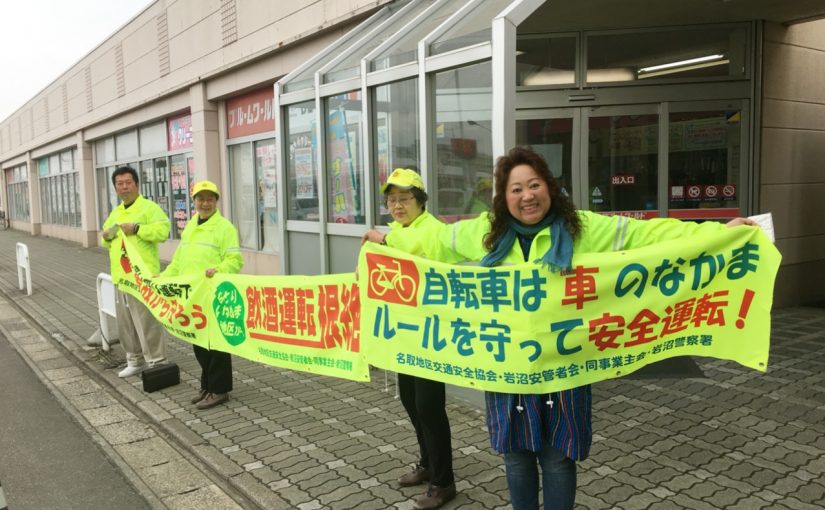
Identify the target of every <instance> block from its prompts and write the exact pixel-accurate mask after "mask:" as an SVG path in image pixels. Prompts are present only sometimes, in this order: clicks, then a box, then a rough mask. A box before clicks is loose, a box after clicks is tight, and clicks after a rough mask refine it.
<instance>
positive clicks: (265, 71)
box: [206, 30, 344, 101]
mask: <svg viewBox="0 0 825 510" xmlns="http://www.w3.org/2000/svg"><path fill="white" fill-rule="evenodd" d="M343 33H344V31H340V30H335V31H332V32H330V33H328V34H327V35H325V36H323V37H318V38H316V39H313V40H311V41H309V42H307V43H306V44H301V45H300V46H297V45H296V46H295V47H291V48H289V49H288V50H286V51H283V52H279V53H277V54H275V55H273V56H271V57H268V58H265V59H262V60H259V61H257V62H255V63H254V64H251V65H248V66H246V67H244V68H242V69H238V70H237V71H234V72H232V73H227V74H225V75H223V76H218V77H217V78H213V79H211V80H209V81H208V82H207V84H206V93H207V97H208V98H209V99H210V100H211V101H214V100H216V99H217V98H225V97H229V96H233V95H237V91H239V90H244V89H248V88H250V87H254V86H256V85H260V84H261V83H273V84H274V83H275V81H276V79H277V78H280V77H281V76H284V75H286V74H287V73H289V72H290V71H292V70H293V69H295V68H297V67H298V66H299V65H301V64H303V63H304V62H306V61H307V60H308V59H310V58H312V57H313V56H314V55H316V54H317V53H318V52H319V51H321V50H323V49H324V48H326V47H327V46H329V45H330V44H332V42H334V41H335V40H336V39H338V37H340V36H341V35H342V34H343ZM257 37H260V36H258V35H254V36H250V37H248V38H247V39H246V40H249V39H254V38H257ZM246 40H245V41H244V42H246ZM233 46H234V45H233Z"/></svg>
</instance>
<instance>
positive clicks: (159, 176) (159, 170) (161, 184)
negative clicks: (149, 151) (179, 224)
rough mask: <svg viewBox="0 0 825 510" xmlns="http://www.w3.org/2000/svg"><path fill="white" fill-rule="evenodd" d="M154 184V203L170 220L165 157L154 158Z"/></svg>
mask: <svg viewBox="0 0 825 510" xmlns="http://www.w3.org/2000/svg"><path fill="white" fill-rule="evenodd" d="M155 184H157V187H156V190H157V200H156V203H157V204H158V205H159V206H160V208H161V209H163V212H165V213H166V216H168V217H169V221H172V214H171V210H170V207H169V173H168V172H167V171H166V158H155ZM170 235H171V234H170Z"/></svg>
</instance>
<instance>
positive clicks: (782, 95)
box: [763, 42, 825, 104]
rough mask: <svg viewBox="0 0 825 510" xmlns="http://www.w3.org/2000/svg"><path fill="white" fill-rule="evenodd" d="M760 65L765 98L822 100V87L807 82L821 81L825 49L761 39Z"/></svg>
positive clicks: (824, 75) (824, 100)
mask: <svg viewBox="0 0 825 510" xmlns="http://www.w3.org/2000/svg"><path fill="white" fill-rule="evenodd" d="M764 69H765V76H764V81H763V95H764V97H765V98H768V99H777V98H778V99H788V100H791V101H801V102H805V103H818V104H822V103H825V87H812V86H811V84H812V83H825V51H822V50H814V49H809V48H801V47H798V46H789V45H786V44H782V45H780V44H777V43H771V42H769V43H765V54H764ZM791 76H792V77H793V79H790V78H789V77H791Z"/></svg>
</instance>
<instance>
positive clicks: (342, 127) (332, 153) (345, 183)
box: [327, 109, 356, 223]
mask: <svg viewBox="0 0 825 510" xmlns="http://www.w3.org/2000/svg"><path fill="white" fill-rule="evenodd" d="M327 137H328V140H329V156H328V157H329V168H328V171H329V172H330V190H329V194H330V195H329V196H330V198H331V199H332V200H331V202H332V204H331V209H332V221H334V222H336V223H355V215H356V211H355V209H356V204H355V172H354V171H353V168H352V156H351V152H350V143H349V136H348V132H347V118H346V113H345V112H344V110H343V109H338V110H335V111H333V112H330V114H329V125H328V128H327Z"/></svg>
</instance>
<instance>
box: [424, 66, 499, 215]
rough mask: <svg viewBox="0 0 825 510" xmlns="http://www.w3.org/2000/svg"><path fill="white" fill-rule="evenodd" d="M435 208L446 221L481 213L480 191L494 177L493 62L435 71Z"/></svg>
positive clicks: (432, 197) (433, 197)
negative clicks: (478, 191) (478, 193)
mask: <svg viewBox="0 0 825 510" xmlns="http://www.w3.org/2000/svg"><path fill="white" fill-rule="evenodd" d="M435 84H436V87H435V129H434V132H435V133H434V135H435V158H436V164H435V169H436V170H435V174H436V178H437V179H436V182H435V190H433V192H431V193H430V194H429V195H430V199H431V200H433V202H434V203H433V205H434V208H433V209H431V210H432V211H433V212H434V214H437V215H438V216H440V217H441V218H442V219H444V220H445V221H456V220H458V219H461V218H464V217H468V216H471V215H475V214H477V213H478V212H481V211H480V210H478V209H479V201H477V200H476V198H477V197H476V195H475V193H476V191H475V190H476V189H479V190H482V191H481V192H482V193H487V192H486V191H484V190H483V187H484V186H483V184H484V183H485V182H489V181H491V180H492V175H493V137H492V111H491V105H492V102H493V101H492V69H491V65H490V62H489V61H488V62H482V63H480V64H474V65H471V66H467V67H461V68H458V69H453V70H450V71H445V72H440V73H437V74H436V75H435Z"/></svg>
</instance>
